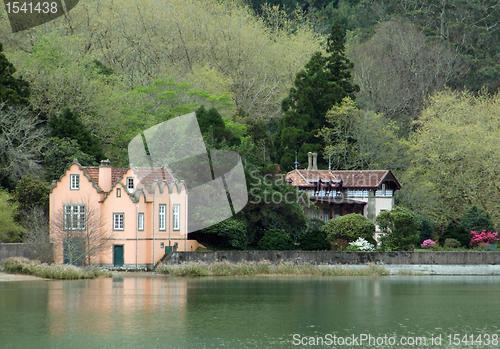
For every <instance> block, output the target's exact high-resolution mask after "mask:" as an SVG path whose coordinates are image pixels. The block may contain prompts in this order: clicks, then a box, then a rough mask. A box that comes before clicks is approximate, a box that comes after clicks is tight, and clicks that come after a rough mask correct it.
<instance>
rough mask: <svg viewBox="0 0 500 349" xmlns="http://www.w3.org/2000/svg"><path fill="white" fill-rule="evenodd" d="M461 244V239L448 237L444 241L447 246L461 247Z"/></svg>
mask: <svg viewBox="0 0 500 349" xmlns="http://www.w3.org/2000/svg"><path fill="white" fill-rule="evenodd" d="M461 245H462V244H461V243H460V241H458V240H456V239H452V238H448V239H446V240H445V241H444V247H447V248H459V247H460V246H461Z"/></svg>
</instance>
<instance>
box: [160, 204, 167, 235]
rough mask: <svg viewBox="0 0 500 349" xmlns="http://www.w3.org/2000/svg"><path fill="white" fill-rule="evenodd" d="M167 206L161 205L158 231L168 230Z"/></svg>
mask: <svg viewBox="0 0 500 349" xmlns="http://www.w3.org/2000/svg"><path fill="white" fill-rule="evenodd" d="M166 216H167V206H166V205H165V204H161V205H160V206H159V209H158V229H160V230H166V229H167V223H166V222H167V217H166Z"/></svg>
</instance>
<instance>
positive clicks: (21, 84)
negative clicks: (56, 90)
mask: <svg viewBox="0 0 500 349" xmlns="http://www.w3.org/2000/svg"><path fill="white" fill-rule="evenodd" d="M15 72H16V68H14V65H13V64H12V63H11V62H9V60H8V59H7V57H5V55H4V54H3V45H2V44H1V43H0V103H1V102H4V103H7V104H9V105H11V106H13V105H28V98H29V96H30V88H29V84H28V82H27V81H24V80H23V79H17V78H15V77H13V76H12V75H13V74H14V73H15Z"/></svg>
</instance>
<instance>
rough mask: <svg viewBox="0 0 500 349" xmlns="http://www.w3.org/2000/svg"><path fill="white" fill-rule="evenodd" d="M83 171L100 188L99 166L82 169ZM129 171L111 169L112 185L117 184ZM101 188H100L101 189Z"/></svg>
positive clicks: (126, 169)
mask: <svg viewBox="0 0 500 349" xmlns="http://www.w3.org/2000/svg"><path fill="white" fill-rule="evenodd" d="M82 168H83V170H84V171H85V172H86V173H87V175H89V176H90V179H92V181H93V182H94V183H95V184H96V185H97V186H98V187H99V170H100V168H101V167H99V166H87V167H82ZM127 171H128V168H120V167H117V168H111V185H113V184H115V183H116V181H117V180H119V179H121V178H122V177H123V175H124V174H125V173H126V172H127ZM99 188H100V187H99Z"/></svg>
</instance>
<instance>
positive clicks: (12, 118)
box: [0, 103, 48, 183]
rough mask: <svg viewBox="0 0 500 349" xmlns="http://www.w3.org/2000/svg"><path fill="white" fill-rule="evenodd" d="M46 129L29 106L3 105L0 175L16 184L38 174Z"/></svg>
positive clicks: (45, 141)
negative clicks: (30, 175) (27, 176)
mask: <svg viewBox="0 0 500 349" xmlns="http://www.w3.org/2000/svg"><path fill="white" fill-rule="evenodd" d="M46 134H47V130H46V128H45V127H43V126H42V125H41V121H40V120H39V119H38V118H37V117H36V116H35V115H33V114H32V113H31V112H30V111H29V109H28V108H26V107H9V106H6V105H5V103H1V104H0V175H2V176H5V177H8V179H9V180H10V181H11V182H13V183H15V182H17V181H19V179H21V177H22V176H24V175H28V174H38V173H39V172H40V170H41V166H40V162H41V161H42V155H43V154H42V150H43V148H44V147H45V145H46V144H47V142H48V140H47V137H46Z"/></svg>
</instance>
